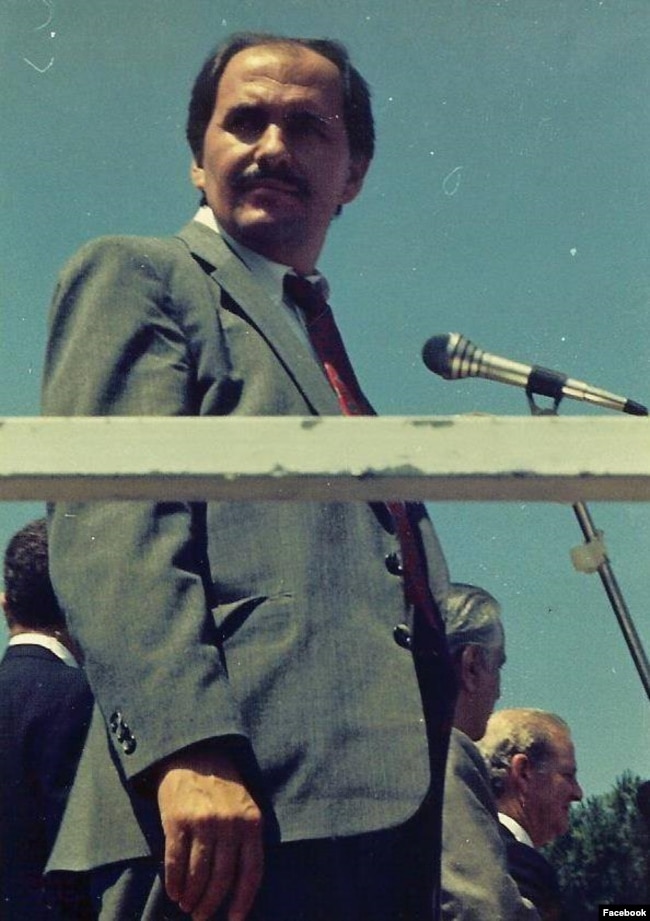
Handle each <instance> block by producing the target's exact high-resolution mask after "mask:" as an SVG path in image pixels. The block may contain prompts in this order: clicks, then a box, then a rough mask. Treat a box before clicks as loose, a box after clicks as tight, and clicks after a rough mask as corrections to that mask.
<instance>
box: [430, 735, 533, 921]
mask: <svg viewBox="0 0 650 921" xmlns="http://www.w3.org/2000/svg"><path fill="white" fill-rule="evenodd" d="M442 828H443V833H442V885H441V888H442V900H441V901H442V917H443V919H444V921H539V915H538V913H537V911H536V910H535V909H534V908H533V907H532V906H531V905H528V904H526V903H525V902H524V901H523V898H522V896H521V894H520V892H519V889H518V888H517V884H516V883H515V881H514V880H513V879H512V877H511V876H510V874H509V872H508V862H507V858H506V849H505V845H504V843H503V841H502V839H501V835H500V834H499V820H498V818H497V810H496V805H495V802H494V797H493V795H492V791H491V789H490V781H489V777H488V773H487V768H486V767H485V762H484V761H483V757H482V756H481V753H480V752H479V750H478V748H477V747H476V745H475V744H474V743H473V742H472V740H471V739H470V738H468V737H467V736H466V735H465V734H464V733H463V732H460V731H459V730H457V729H452V732H451V740H450V745H449V758H448V760H447V772H446V776H445V800H444V809H443V824H442Z"/></svg>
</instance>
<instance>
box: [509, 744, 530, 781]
mask: <svg viewBox="0 0 650 921" xmlns="http://www.w3.org/2000/svg"><path fill="white" fill-rule="evenodd" d="M531 771H532V767H531V763H530V759H529V758H528V755H524V754H523V753H521V752H520V753H519V754H517V755H513V756H512V760H511V762H510V773H511V774H512V777H513V780H514V781H515V783H516V785H517V787H518V788H519V789H520V790H526V789H527V787H528V783H529V781H530V775H531Z"/></svg>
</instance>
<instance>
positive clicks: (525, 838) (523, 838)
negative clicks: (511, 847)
mask: <svg viewBox="0 0 650 921" xmlns="http://www.w3.org/2000/svg"><path fill="white" fill-rule="evenodd" d="M499 822H501V824H502V825H505V827H506V828H507V829H508V831H509V832H512V834H513V835H514V836H515V838H516V839H517V841H519V843H520V844H527V845H528V847H535V845H534V844H533V841H532V838H531V837H530V835H529V834H528V832H527V831H526V829H525V828H522V827H521V825H520V824H519V822H517V821H515V819H513V818H512V816H509V815H506V814H505V812H500V813H499Z"/></svg>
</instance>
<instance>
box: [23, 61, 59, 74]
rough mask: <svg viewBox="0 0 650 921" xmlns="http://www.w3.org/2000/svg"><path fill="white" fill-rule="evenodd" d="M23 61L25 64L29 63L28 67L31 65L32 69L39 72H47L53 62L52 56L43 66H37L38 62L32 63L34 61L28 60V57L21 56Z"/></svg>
mask: <svg viewBox="0 0 650 921" xmlns="http://www.w3.org/2000/svg"><path fill="white" fill-rule="evenodd" d="M23 61H24V62H25V64H29V66H30V67H33V68H34V70H36V71H37V72H38V73H39V74H44V73H47V71H48V70H49V69H50V67H51V66H52V64H54V58H50V60H49V61H48V63H47V64H46V65H45V67H39V66H38V64H34V62H33V61H30V60H29V58H23Z"/></svg>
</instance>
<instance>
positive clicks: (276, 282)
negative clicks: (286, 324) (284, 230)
mask: <svg viewBox="0 0 650 921" xmlns="http://www.w3.org/2000/svg"><path fill="white" fill-rule="evenodd" d="M194 220H195V221H198V223H199V224H203V225H204V226H206V227H209V228H210V229H211V230H214V231H215V233H218V234H219V235H220V236H222V237H223V238H224V240H225V241H226V243H227V244H228V246H229V247H230V248H231V249H232V250H233V251H234V252H235V253H236V254H237V255H238V256H239V258H240V259H241V260H242V262H243V263H244V265H246V266H247V267H248V268H249V269H250V270H251V272H252V273H253V274H254V275H255V276H256V277H257V278H258V280H259V281H261V282H262V284H264V285H265V287H266V288H267V290H268V291H269V293H270V294H271V296H272V297H273V300H274V301H275V302H276V303H282V301H283V297H284V290H283V286H284V276H285V275H286V274H287V273H291V274H293V275H295V274H296V272H295V271H294V269H292V267H291V266H290V265H283V264H282V263H281V262H273V261H272V260H271V259H267V258H266V257H265V256H260V254H259V253H256V252H254V250H252V249H249V248H248V247H247V246H244V244H243V243H240V242H239V241H238V240H235V239H234V238H233V237H231V236H230V234H228V233H226V231H225V230H224V229H223V227H221V226H220V224H219V223H218V221H217V219H216V218H215V216H214V213H213V211H212V209H211V208H210V207H208V205H202V206H201V207H200V208H199V210H198V211H197V212H196V214H195V215H194ZM305 277H306V278H307V279H308V281H310V282H311V283H312V284H314V285H316V286H317V287H318V289H319V290H320V292H321V293H322V294H323V296H324V297H325V298H328V297H329V285H328V283H327V279H326V278H325V276H324V275H322V274H321V273H320V272H314V274H313V275H307V276H305Z"/></svg>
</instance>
